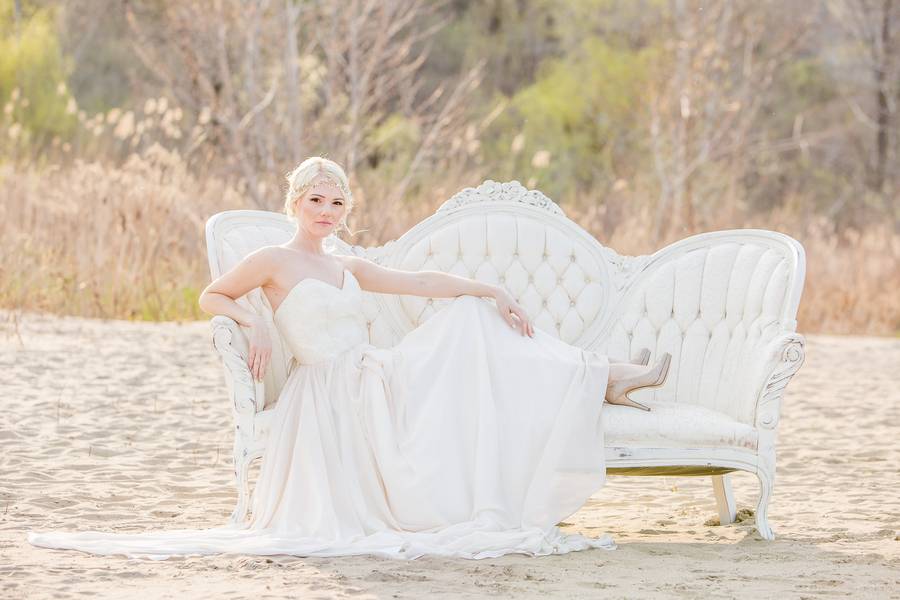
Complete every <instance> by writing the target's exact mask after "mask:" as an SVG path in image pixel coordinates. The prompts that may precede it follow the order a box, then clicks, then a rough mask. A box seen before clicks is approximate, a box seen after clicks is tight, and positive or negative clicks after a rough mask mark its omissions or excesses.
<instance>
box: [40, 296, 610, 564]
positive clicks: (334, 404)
mask: <svg viewBox="0 0 900 600" xmlns="http://www.w3.org/2000/svg"><path fill="white" fill-rule="evenodd" d="M608 376H609V361H608V358H607V357H606V356H605V355H602V354H599V353H596V352H591V351H586V350H583V349H581V348H579V347H576V346H571V345H569V344H566V343H564V342H562V341H560V340H558V339H556V338H554V337H553V336H551V335H549V334H547V333H545V332H543V331H541V330H540V329H537V328H535V336H534V337H533V338H531V337H528V336H522V335H521V334H520V333H519V332H518V331H517V330H513V329H512V328H510V327H509V325H508V324H507V323H506V322H505V321H504V320H503V318H502V317H500V315H499V313H498V312H497V309H496V307H495V306H493V305H492V304H491V303H489V302H487V301H485V300H483V299H481V298H477V297H474V296H460V297H458V298H456V299H454V300H453V301H452V302H451V303H450V304H449V305H448V306H447V307H446V308H444V309H443V310H441V311H439V312H438V313H436V314H435V315H433V316H432V317H431V318H430V319H428V320H427V321H426V322H425V323H423V324H422V325H421V326H419V327H418V328H416V329H414V330H413V331H411V332H409V333H408V334H407V335H406V336H405V337H404V338H403V339H402V340H401V341H400V342H399V343H398V344H397V345H396V346H394V347H393V348H389V349H384V348H377V347H375V346H372V345H370V344H368V343H362V344H358V345H355V346H352V347H351V348H349V349H347V350H345V351H343V352H342V353H340V354H338V355H337V356H336V357H334V358H333V359H331V360H328V361H324V362H321V363H316V364H310V365H305V364H297V365H295V367H294V368H293V369H292V371H291V372H290V375H289V376H288V379H287V381H286V382H285V385H284V387H283V389H282V391H281V394H280V395H279V398H278V401H277V403H276V405H275V408H274V409H272V410H274V411H275V412H274V414H273V416H272V428H271V431H270V434H269V436H270V437H269V439H268V441H267V445H266V450H265V454H264V456H263V459H262V465H261V469H260V474H259V477H258V481H257V482H256V486H255V488H254V492H253V496H252V503H251V505H252V517H251V519H250V520H249V522H247V523H243V524H229V525H226V526H223V527H215V528H211V529H173V530H160V531H153V532H143V533H128V534H126V533H110V532H100V531H84V532H44V533H39V532H30V533H29V534H28V541H29V542H31V543H32V544H34V545H36V546H43V547H48V548H60V549H76V550H82V551H85V552H90V553H94V554H124V555H126V556H129V557H136V558H153V559H165V558H168V557H169V556H172V555H203V554H217V553H227V554H252V555H275V554H289V555H296V556H338V555H353V554H373V555H378V556H384V557H391V558H401V559H413V558H417V557H419V556H423V555H440V556H455V557H462V558H472V559H480V558H489V557H496V556H501V555H504V554H508V553H521V554H527V555H532V556H540V555H546V554H562V553H566V552H570V551H573V550H584V549H588V548H604V549H612V548H614V547H615V546H614V544H613V542H612V540H611V539H610V538H609V536H605V535H604V536H600V537H597V538H591V537H586V536H582V535H580V534H565V533H563V532H562V531H560V529H559V527H558V526H557V524H558V523H559V521H561V520H563V519H565V518H566V517H567V516H569V515H571V514H572V513H574V512H575V511H577V510H578V509H579V508H580V507H581V506H582V505H583V504H584V502H585V501H586V500H587V499H588V498H589V497H590V496H591V495H592V494H593V493H594V492H596V491H597V490H598V489H600V488H601V487H602V486H603V484H604V482H605V477H606V469H605V463H604V443H603V429H602V421H601V418H600V411H601V409H602V407H603V396H604V392H605V390H606V384H607V380H608Z"/></svg>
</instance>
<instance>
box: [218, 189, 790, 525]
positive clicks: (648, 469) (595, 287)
mask: <svg viewBox="0 0 900 600" xmlns="http://www.w3.org/2000/svg"><path fill="white" fill-rule="evenodd" d="M293 232H294V225H293V224H292V223H291V222H290V221H288V220H287V218H286V217H285V216H284V215H283V214H280V213H274V212H266V211H255V210H236V211H226V212H222V213H219V214H217V215H214V216H213V217H211V218H210V219H209V221H208V222H207V225H206V236H207V246H208V252H209V264H210V271H211V274H212V276H213V278H215V277H218V276H219V275H220V274H221V273H223V272H225V271H227V270H229V269H230V268H232V267H233V266H234V265H235V264H236V263H237V262H238V261H239V260H240V259H241V258H242V257H244V256H245V255H246V254H247V253H249V252H251V251H252V250H254V249H256V248H258V247H260V246H263V245H269V244H280V243H283V242H285V241H286V240H288V239H289V238H290V237H291V236H292V235H293ZM335 240H336V241H335V243H336V248H335V251H336V252H341V253H352V254H355V255H359V256H365V257H367V258H369V259H370V260H373V261H374V262H377V263H379V264H382V265H386V266H390V267H395V268H399V269H404V270H420V269H435V270H440V271H445V272H451V273H456V274H460V275H465V276H469V277H474V278H476V279H479V280H483V281H488V282H492V283H502V284H504V285H505V286H506V288H507V289H508V290H509V291H510V292H511V293H512V294H513V295H514V296H515V297H516V298H517V300H518V301H519V302H520V303H521V305H522V306H523V307H524V308H525V310H526V311H527V312H528V314H529V316H530V317H531V318H532V320H533V322H534V324H535V326H536V327H540V328H541V329H543V330H544V331H546V332H549V333H551V334H553V335H555V336H558V337H559V338H561V339H563V340H564V341H566V342H569V343H571V344H575V345H578V346H581V347H584V348H587V349H591V350H597V351H600V352H603V353H604V354H609V355H610V356H611V357H613V358H618V359H620V360H625V359H627V358H628V357H630V356H634V355H635V354H636V353H637V352H638V351H639V350H640V349H641V348H642V347H647V348H650V350H651V351H652V356H651V363H652V362H653V361H655V359H656V357H657V356H658V355H659V354H660V353H661V352H664V351H668V352H670V353H671V354H672V364H671V370H670V372H669V377H668V379H667V381H666V383H665V385H663V386H662V387H660V388H656V389H647V390H640V391H637V392H635V393H634V394H633V396H634V398H635V399H636V400H638V401H640V402H646V403H648V404H650V405H651V406H652V408H653V410H652V411H651V412H645V411H641V410H636V409H634V408H629V407H622V406H613V405H606V406H605V407H604V409H603V427H604V429H605V434H606V438H605V439H606V446H607V447H606V461H607V468H608V473H609V474H611V475H612V474H622V475H679V476H682V475H705V476H711V477H712V483H713V491H714V494H715V497H716V500H717V505H718V511H719V515H720V518H721V521H722V523H723V524H724V523H730V522H732V521H733V520H734V518H735V505H734V500H733V497H732V494H731V489H730V486H729V483H728V479H727V475H726V474H727V473H729V472H731V471H734V470H743V471H748V472H750V473H755V474H756V476H757V477H758V479H759V482H760V495H759V502H758V504H757V510H756V524H757V529H758V530H759V533H760V534H761V535H762V537H764V538H766V539H772V538H773V534H772V530H771V528H770V527H769V524H768V520H767V515H766V512H767V507H768V504H769V499H770V497H771V494H772V486H773V481H774V477H775V440H776V431H777V426H778V418H779V410H780V405H781V398H782V395H783V393H784V389H785V386H786V385H787V383H788V381H790V379H791V377H792V376H793V375H794V373H796V372H797V369H798V368H799V367H800V365H801V364H802V363H803V357H804V338H803V336H802V335H800V334H798V333H796V331H795V329H796V325H797V321H796V319H795V317H796V314H797V307H798V304H799V301H800V295H801V292H802V288H803V281H804V277H805V255H804V251H803V247H802V246H801V245H800V243H799V242H797V241H796V240H794V239H792V238H790V237H788V236H786V235H783V234H780V233H776V232H773V231H766V230H760V229H738V230H729V231H713V232H709V233H703V234H700V235H695V236H691V237H689V238H686V239H683V240H681V241H679V242H676V243H674V244H671V245H669V246H667V247H665V248H663V249H662V250H659V251H658V252H655V253H653V254H651V255H642V256H620V255H619V254H617V253H616V252H614V251H613V250H611V249H609V248H606V247H604V246H602V245H601V244H600V243H598V242H597V240H595V239H594V238H593V237H592V236H591V235H589V234H588V233H587V232H586V231H584V230H583V229H582V228H581V227H579V226H578V225H577V224H575V223H574V222H573V221H571V220H569V219H568V218H566V217H565V216H564V214H563V211H562V210H561V209H560V208H559V206H557V205H556V204H555V203H554V202H553V201H551V200H550V199H549V198H547V197H546V196H544V195H543V194H542V193H540V192H538V191H528V190H526V189H525V188H523V187H522V186H521V185H520V184H519V183H518V182H516V181H511V182H508V183H502V184H501V183H497V182H494V181H490V180H489V181H485V182H484V183H483V184H481V185H480V186H478V187H477V188H466V189H464V190H462V191H461V192H459V193H457V194H456V195H454V196H453V197H452V198H450V199H449V200H447V201H446V202H444V203H443V204H442V205H441V207H440V208H438V210H437V211H436V212H435V214H434V215H432V216H430V217H428V218H427V219H425V220H423V221H422V222H421V223H419V224H417V225H416V226H414V227H413V228H412V229H410V230H409V231H407V232H406V233H405V234H403V235H402V236H401V237H400V238H399V239H397V240H394V241H391V242H388V243H387V244H385V245H384V246H380V247H374V248H363V247H359V246H350V245H348V244H346V243H344V242H342V241H341V240H337V239H336V238H335ZM363 294H364V296H365V300H364V303H365V311H366V319H367V321H368V323H369V337H370V341H371V343H372V344H374V345H376V346H381V347H385V346H391V345H393V344H395V343H396V342H397V341H398V340H399V339H400V338H401V337H402V336H403V335H404V334H405V333H406V332H408V331H409V330H410V329H412V328H414V327H416V326H417V325H418V324H419V323H422V322H423V321H425V320H426V319H428V318H429V317H430V316H431V315H433V314H434V313H435V311H437V310H440V309H441V308H442V306H444V305H445V304H446V303H448V302H450V301H451V300H450V299H446V298H435V299H426V298H421V297H417V296H397V295H388V294H375V293H370V292H363ZM239 302H240V303H242V305H243V306H246V307H248V308H251V309H252V310H255V311H257V312H258V313H260V314H263V315H265V316H266V317H267V318H268V321H269V325H270V327H271V328H272V330H271V331H272V339H273V340H275V343H274V344H273V345H274V348H273V354H272V361H271V364H270V366H269V368H268V370H267V373H266V374H265V377H264V380H263V381H262V382H256V381H254V380H253V379H252V377H251V376H250V372H249V369H248V367H247V363H246V356H247V348H248V342H247V338H246V335H245V332H244V331H243V330H242V328H241V327H240V326H238V325H237V324H236V323H235V322H234V321H233V320H232V319H230V318H228V317H225V316H222V315H218V316H215V317H213V319H212V336H213V344H214V346H215V348H216V350H217V351H218V352H219V354H220V355H221V358H222V360H223V364H224V367H225V378H226V381H227V384H228V388H229V393H230V395H231V399H232V401H233V406H234V418H235V435H234V467H235V476H236V478H237V485H238V494H239V498H238V503H237V506H236V508H235V510H234V513H233V514H232V520H233V521H241V520H243V519H245V517H246V514H247V511H248V507H249V481H248V467H249V464H250V462H251V461H252V460H253V459H255V458H258V457H261V456H262V454H263V450H264V448H265V444H266V438H267V432H268V428H269V420H270V418H271V414H272V413H273V411H272V408H273V405H274V403H275V401H276V400H277V398H278V395H279V391H280V390H281V387H282V385H283V384H284V381H285V379H286V377H287V374H288V369H289V367H290V361H291V356H290V354H289V352H288V351H287V348H286V346H284V345H283V342H282V341H281V339H280V337H279V336H278V333H277V331H276V330H275V328H274V325H273V324H272V321H271V310H270V308H269V305H268V302H266V301H265V299H264V297H263V296H262V291H261V290H260V289H259V288H257V289H255V290H253V291H251V292H250V293H248V294H246V295H245V296H243V297H242V298H241V299H239Z"/></svg>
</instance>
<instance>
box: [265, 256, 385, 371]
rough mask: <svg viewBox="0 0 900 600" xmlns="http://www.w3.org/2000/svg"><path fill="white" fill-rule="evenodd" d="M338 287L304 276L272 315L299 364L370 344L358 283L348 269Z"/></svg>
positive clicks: (318, 360)
mask: <svg viewBox="0 0 900 600" xmlns="http://www.w3.org/2000/svg"><path fill="white" fill-rule="evenodd" d="M343 277H344V281H343V283H342V287H340V288H338V287H335V286H333V285H331V284H330V283H327V282H325V281H322V280H321V279H315V278H311V277H307V278H306V279H303V280H301V281H300V282H299V283H297V285H295V286H294V287H293V288H292V289H291V290H290V291H289V292H288V294H287V296H285V298H284V300H282V301H281V304H279V305H278V309H277V310H276V311H275V312H274V313H273V315H272V320H273V321H274V322H275V327H276V328H277V329H278V332H279V333H280V334H281V337H282V339H283V340H284V342H285V344H287V346H288V348H289V350H290V352H291V354H292V355H293V356H294V358H295V359H296V360H297V362H299V363H301V364H314V363H318V362H323V361H327V360H331V359H332V358H334V357H335V356H337V355H338V354H340V353H341V352H343V351H345V350H347V349H349V348H351V347H353V346H356V345H358V344H360V343H362V342H368V341H369V335H368V327H367V325H366V320H365V317H364V316H363V307H362V294H361V293H360V292H361V289H360V287H359V282H358V281H357V280H356V277H354V276H353V273H352V272H351V271H350V270H349V269H344V272H343Z"/></svg>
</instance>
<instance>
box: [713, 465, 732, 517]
mask: <svg viewBox="0 0 900 600" xmlns="http://www.w3.org/2000/svg"><path fill="white" fill-rule="evenodd" d="M712 485H713V493H714V494H715V496H716V507H717V508H718V509H719V524H721V525H728V524H729V523H734V518H735V515H737V507H736V506H735V504H734V494H732V493H731V481H730V480H729V479H728V475H713V477H712Z"/></svg>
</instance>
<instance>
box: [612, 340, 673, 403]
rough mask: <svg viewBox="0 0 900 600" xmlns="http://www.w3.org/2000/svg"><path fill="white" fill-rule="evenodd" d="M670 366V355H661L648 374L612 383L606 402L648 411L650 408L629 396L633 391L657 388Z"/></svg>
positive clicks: (667, 373) (664, 380)
mask: <svg viewBox="0 0 900 600" xmlns="http://www.w3.org/2000/svg"><path fill="white" fill-rule="evenodd" d="M671 364H672V355H671V354H670V353H668V352H666V353H664V354H663V355H662V358H660V359H659V361H658V362H657V363H656V366H655V367H654V368H653V369H651V370H649V371H648V372H646V373H644V374H642V375H638V376H637V377H629V378H628V379H620V380H619V381H616V382H613V384H612V385H611V386H609V389H608V391H607V396H606V401H607V402H609V403H610V404H619V405H621V406H631V407H633V408H640V409H641V410H647V411H649V410H650V407H649V406H647V405H645V404H641V403H640V402H635V401H634V400H632V399H631V397H630V396H629V393H631V392H633V391H634V390H640V389H645V388H658V387H660V386H662V385H663V384H664V383H665V382H666V378H667V377H668V375H669V365H671Z"/></svg>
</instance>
